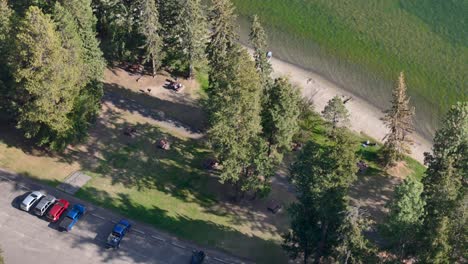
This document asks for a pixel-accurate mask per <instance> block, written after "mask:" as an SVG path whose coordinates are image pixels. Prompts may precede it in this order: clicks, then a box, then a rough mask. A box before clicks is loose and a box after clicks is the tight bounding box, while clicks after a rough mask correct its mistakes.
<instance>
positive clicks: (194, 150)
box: [0, 88, 287, 263]
mask: <svg viewBox="0 0 468 264" xmlns="http://www.w3.org/2000/svg"><path fill="white" fill-rule="evenodd" d="M113 89H117V88H113ZM125 92H126V93H128V91H125ZM129 98H134V97H129ZM147 100H149V99H148V98H147ZM155 100H156V99H155ZM145 103H149V102H147V101H145ZM124 105H126V106H127V107H130V108H131V110H133V111H127V110H126V109H122V108H119V107H123V106H124ZM119 107H116V106H115V105H110V104H108V103H106V104H105V106H104V109H103V112H102V117H101V118H99V119H98V121H97V124H96V125H95V126H94V127H93V128H92V130H91V131H90V137H89V138H88V140H87V142H86V143H85V144H80V145H78V146H76V147H73V148H70V149H68V150H67V151H66V152H65V153H64V154H60V155H58V154H48V153H46V152H44V151H42V150H40V149H34V148H31V149H26V147H24V146H30V142H29V144H28V142H23V139H22V138H21V135H20V134H19V133H18V132H17V131H16V130H15V129H14V128H11V133H8V134H7V133H3V131H2V134H1V135H0V138H1V142H0V153H1V154H0V166H1V167H3V168H6V169H9V170H12V171H16V172H20V173H23V174H25V175H27V176H30V177H33V178H36V179H39V180H40V181H42V182H44V183H47V184H50V185H53V186H55V185H57V184H58V183H59V182H61V181H62V180H63V179H64V178H65V177H66V176H67V175H68V174H70V173H71V172H73V171H75V170H78V169H79V170H83V171H85V172H86V173H87V174H89V175H90V176H91V177H92V179H91V180H90V181H89V182H88V183H87V184H86V186H85V187H84V188H83V189H81V190H80V191H79V192H78V193H77V196H78V197H80V198H82V199H84V200H88V201H90V202H93V203H95V204H98V205H100V206H103V207H107V208H110V209H113V210H116V211H117V212H119V213H122V214H123V215H126V216H128V217H129V218H132V219H136V220H139V221H142V222H146V223H149V224H152V225H154V226H155V227H157V228H159V229H161V230H165V231H167V232H169V233H171V234H173V235H176V236H178V237H180V238H183V239H187V240H191V241H194V242H197V243H198V244H200V245H205V246H211V247H216V248H219V249H223V250H225V251H227V252H230V253H231V254H234V255H239V256H243V257H246V258H249V259H252V260H254V261H256V262H257V263H284V262H286V260H287V258H286V255H285V254H284V252H283V251H282V249H281V247H280V240H281V238H280V233H281V232H283V231H284V228H286V227H287V225H286V224H285V222H286V221H287V218H286V216H285V214H284V213H283V214H278V215H276V216H275V217H273V216H271V215H267V213H266V210H265V208H266V205H265V202H260V203H261V204H260V206H259V207H255V206H253V205H251V204H250V205H246V206H245V207H244V206H239V205H236V204H231V203H230V202H229V200H228V199H227V198H228V197H229V195H230V193H231V190H230V188H229V187H227V186H223V185H221V184H220V183H219V182H218V179H217V178H216V175H212V174H210V173H208V172H207V171H206V170H204V169H202V163H203V161H204V159H205V158H206V157H208V156H210V155H211V152H210V151H209V150H208V149H207V148H206V145H205V143H204V141H203V139H189V138H184V137H183V136H180V135H178V134H177V133H173V132H172V131H170V130H167V129H162V128H160V127H158V126H156V125H155V124H154V122H153V121H152V119H151V118H148V117H147V116H145V114H146V112H141V111H140V113H139V112H138V111H134V110H135V109H137V108H138V107H137V106H136V105H135V104H133V105H132V104H126V103H122V104H121V105H119ZM155 107H158V106H155ZM127 127H132V128H135V129H136V131H137V133H136V136H135V137H134V138H130V137H128V136H125V135H123V133H122V132H123V131H124V129H125V128H127ZM161 138H166V139H168V140H169V141H170V142H171V149H170V150H168V151H163V150H161V149H158V148H156V141H157V140H158V139H161ZM23 145H24V146H23Z"/></svg>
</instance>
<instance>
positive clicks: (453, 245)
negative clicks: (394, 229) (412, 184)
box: [420, 102, 468, 263]
mask: <svg viewBox="0 0 468 264" xmlns="http://www.w3.org/2000/svg"><path fill="white" fill-rule="evenodd" d="M425 162H426V164H427V166H428V168H427V171H426V174H425V176H424V178H423V180H422V182H423V185H424V191H423V193H422V197H423V198H424V200H425V202H426V206H425V207H424V209H425V213H426V216H425V218H424V223H423V241H424V246H423V247H422V248H421V250H420V252H421V254H422V258H423V259H424V260H425V261H431V262H433V263H453V262H455V261H459V260H460V259H462V258H463V257H466V237H467V230H466V227H465V228H463V227H462V226H466V225H465V224H466V218H467V216H466V214H462V217H460V214H459V212H460V208H465V206H466V200H467V198H466V190H467V182H468V180H467V179H468V103H466V102H463V103H458V104H457V105H455V106H453V107H452V108H451V109H450V110H449V112H448V114H447V116H446V118H445V120H444V121H443V123H442V126H441V128H440V129H439V130H438V131H437V133H436V136H435V138H434V146H433V148H432V154H429V153H426V159H425ZM462 210H465V209H462ZM463 223H465V224H463Z"/></svg>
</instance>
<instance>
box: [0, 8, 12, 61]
mask: <svg viewBox="0 0 468 264" xmlns="http://www.w3.org/2000/svg"><path fill="white" fill-rule="evenodd" d="M12 15H13V11H12V10H11V8H10V7H9V6H8V3H7V1H6V0H0V59H2V61H4V60H3V59H4V57H3V56H4V54H5V52H6V49H5V48H6V44H7V42H8V39H9V35H10V30H11V17H12Z"/></svg>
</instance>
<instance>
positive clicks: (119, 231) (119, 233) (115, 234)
mask: <svg viewBox="0 0 468 264" xmlns="http://www.w3.org/2000/svg"><path fill="white" fill-rule="evenodd" d="M131 228H132V225H131V224H130V222H128V221H127V220H125V219H122V220H120V221H119V222H118V223H117V224H115V226H114V228H113V229H112V232H111V233H110V234H109V236H108V237H107V242H106V247H107V248H119V247H120V242H121V241H122V239H123V238H124V236H125V234H126V233H127V232H128V231H130V229H131Z"/></svg>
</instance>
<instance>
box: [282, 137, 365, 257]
mask: <svg viewBox="0 0 468 264" xmlns="http://www.w3.org/2000/svg"><path fill="white" fill-rule="evenodd" d="M355 171H356V157H355V153H354V148H353V144H352V142H351V141H350V139H349V138H348V137H347V135H346V134H345V133H344V132H343V131H341V130H339V131H338V133H337V134H336V138H335V141H334V142H333V143H332V144H331V145H330V146H326V147H323V146H320V145H318V144H316V143H314V142H309V143H308V144H307V145H306V146H305V147H304V150H303V151H302V152H301V154H300V156H299V158H298V160H297V161H296V162H295V163H294V164H293V165H292V168H291V179H292V181H293V183H294V185H295V186H296V188H297V199H298V202H296V203H294V204H293V205H292V206H291V208H290V215H291V218H292V221H291V229H292V230H291V231H290V232H289V233H287V234H285V235H284V241H283V247H284V249H285V250H286V251H288V253H289V254H290V256H291V257H293V258H297V257H299V256H301V257H302V260H303V263H308V260H309V258H310V257H311V256H313V257H314V263H319V262H320V261H321V259H322V257H327V256H331V255H332V252H333V249H334V248H335V247H336V246H338V245H339V241H340V239H339V230H340V227H342V225H343V223H344V218H343V213H344V212H345V211H346V207H347V198H346V194H347V190H348V187H349V185H350V184H351V182H352V181H354V180H355V177H356V175H355V173H354V172H355Z"/></svg>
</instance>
